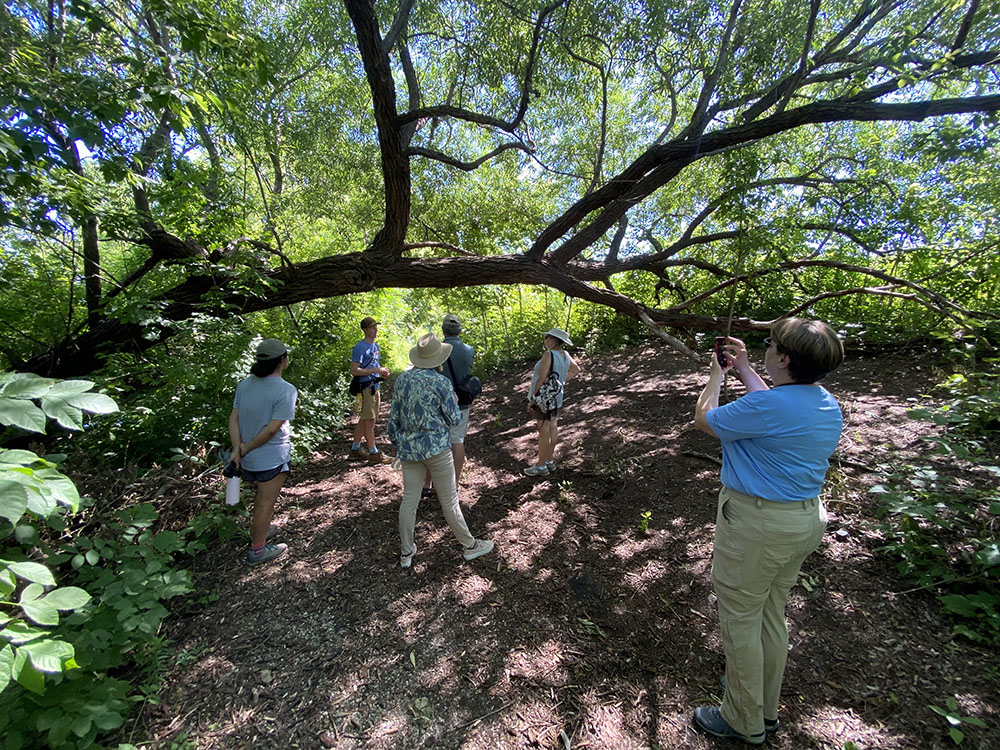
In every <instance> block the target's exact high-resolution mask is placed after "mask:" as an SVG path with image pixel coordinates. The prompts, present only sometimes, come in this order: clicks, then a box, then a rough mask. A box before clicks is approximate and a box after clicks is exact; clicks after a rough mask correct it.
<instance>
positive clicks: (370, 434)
mask: <svg viewBox="0 0 1000 750" xmlns="http://www.w3.org/2000/svg"><path fill="white" fill-rule="evenodd" d="M361 331H362V333H364V334H365V337H364V338H363V339H361V341H359V342H358V343H356V344H355V345H354V349H352V350H351V375H353V376H354V377H356V378H360V379H361V386H362V388H361V394H360V397H361V410H360V413H359V414H358V423H357V424H356V425H354V442H353V443H352V444H351V452H350V454H349V455H348V458H351V459H354V460H357V461H368V463H370V464H381V463H390V462H391V461H392V459H391V458H388V457H387V456H386V455H385V454H384V453H382V451H380V450H379V449H378V446H377V445H375V419H376V418H377V417H378V410H379V407H380V406H381V405H382V401H381V397H380V395H379V383H380V382H381V381H383V380H385V379H386V378H387V377H389V368H388V367H382V362H381V359H380V357H381V356H382V355H381V352H380V351H379V348H378V344H376V343H375V337H376V336H378V322H377V321H376V320H375V318H372V317H366V318H364V319H363V320H362V321H361ZM362 441H364V442H365V444H366V446H367V449H365V448H362V447H361V442H362Z"/></svg>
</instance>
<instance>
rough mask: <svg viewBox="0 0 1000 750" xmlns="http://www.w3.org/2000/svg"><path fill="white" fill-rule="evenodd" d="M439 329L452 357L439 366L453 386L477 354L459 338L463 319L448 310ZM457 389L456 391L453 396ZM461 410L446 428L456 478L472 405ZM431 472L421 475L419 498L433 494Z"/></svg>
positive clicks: (464, 377)
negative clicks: (460, 414)
mask: <svg viewBox="0 0 1000 750" xmlns="http://www.w3.org/2000/svg"><path fill="white" fill-rule="evenodd" d="M441 332H442V333H443V334H444V343H446V344H450V345H451V356H449V357H448V359H447V360H446V361H445V364H444V366H443V367H442V368H441V374H442V375H444V376H445V377H446V378H448V380H450V381H451V384H452V387H455V386H456V385H457V384H462V383H465V381H466V380H468V378H469V376H470V375H472V362H473V360H474V359H475V357H476V350H475V349H473V348H472V347H471V346H469V345H468V344H466V343H465V342H464V341H462V319H461V318H459V317H458V316H457V315H455V314H454V313H448V314H447V315H445V316H444V320H443V321H442V322H441ZM457 394H458V391H457V390H456V395H457ZM458 408H459V410H460V411H461V412H462V421H461V422H459V423H458V424H457V425H453V426H452V427H450V428H449V432H450V433H451V455H452V458H454V459H455V481H456V482H458V481H459V480H460V479H461V477H462V467H463V466H465V436H466V435H467V434H468V432H469V411H470V410H471V409H472V404H471V403H468V404H462V403H459V405H458ZM432 484H433V483H432V481H431V475H430V472H427V475H426V476H425V477H424V487H423V489H422V490H421V491H420V496H421V497H427V498H433V497H436V494H437V493H436V492H435V490H434V488H433V486H432Z"/></svg>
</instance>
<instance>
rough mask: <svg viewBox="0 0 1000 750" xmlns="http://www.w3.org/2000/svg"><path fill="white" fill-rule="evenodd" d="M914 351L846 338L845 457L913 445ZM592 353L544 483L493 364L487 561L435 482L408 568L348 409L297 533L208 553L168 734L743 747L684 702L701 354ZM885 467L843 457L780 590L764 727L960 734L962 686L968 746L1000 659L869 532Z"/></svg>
mask: <svg viewBox="0 0 1000 750" xmlns="http://www.w3.org/2000/svg"><path fill="white" fill-rule="evenodd" d="M901 364H902V363H901V362H899V361H896V362H892V361H889V362H886V361H877V360H867V361H865V360H857V359H854V360H849V361H848V362H847V363H846V364H845V365H844V366H843V367H842V368H841V369H840V370H839V371H838V372H836V373H835V374H834V376H833V377H831V378H830V379H829V382H828V383H827V387H828V388H829V389H830V390H831V391H833V392H834V393H835V395H836V396H837V397H838V399H839V400H840V401H841V403H842V405H843V407H844V412H845V417H846V420H847V425H846V429H845V431H844V437H843V440H842V442H841V447H840V454H841V455H842V456H843V457H845V458H846V459H848V460H850V461H853V462H855V463H857V464H863V465H868V466H877V465H880V464H885V463H887V462H899V461H902V460H906V457H907V456H912V455H913V454H914V453H915V452H917V451H919V450H920V449H921V447H920V445H919V443H918V442H917V439H918V437H919V432H920V430H921V429H926V428H925V427H923V426H922V425H920V424H919V423H915V422H912V421H910V420H908V419H906V418H905V416H904V412H905V408H906V406H907V402H906V399H907V398H908V397H914V396H918V395H920V392H921V391H923V392H927V391H928V390H929V388H930V384H931V383H933V382H934V380H933V378H932V377H931V375H930V373H929V372H921V371H920V370H919V368H916V369H915V368H914V367H913V366H911V365H909V364H907V366H906V367H901V366H900V365H901ZM583 365H584V367H585V372H584V374H583V375H582V376H581V377H580V378H579V379H577V380H575V381H573V382H572V383H571V384H570V385H569V387H568V393H567V402H566V403H567V408H566V409H565V411H564V413H563V415H562V418H561V420H560V422H561V431H562V445H561V447H560V450H559V454H558V456H557V458H558V460H559V470H558V472H557V474H556V475H555V476H553V477H550V478H548V479H542V480H537V479H529V478H528V477H524V476H522V475H521V474H520V473H519V469H520V468H521V467H522V466H524V465H525V463H526V462H527V460H528V459H529V458H530V457H531V456H532V455H533V450H534V444H535V443H534V433H533V429H532V427H531V425H529V423H528V419H527V415H526V413H525V411H524V402H523V395H522V389H523V384H524V383H525V381H526V379H527V377H528V366H527V365H526V366H525V367H524V368H523V371H519V372H515V373H511V374H510V375H509V376H506V377H504V378H501V379H499V380H496V381H494V382H489V383H487V384H486V388H485V390H484V393H483V396H482V397H481V398H480V400H479V401H478V402H477V403H476V405H475V407H474V409H473V419H472V423H473V426H472V428H471V430H470V434H469V438H468V441H467V448H468V454H469V457H470V461H469V470H468V472H467V474H466V477H465V479H464V481H463V486H462V488H461V495H462V502H463V507H464V508H465V513H466V518H467V520H468V521H469V526H470V528H471V529H472V531H473V533H474V534H477V535H480V536H487V537H490V538H492V539H494V540H495V541H496V544H497V552H496V553H493V554H491V555H488V556H485V557H482V558H480V559H478V560H476V561H474V562H472V563H464V562H463V561H462V560H461V557H460V555H459V551H458V549H457V548H456V545H455V542H454V541H453V540H452V538H451V537H450V534H449V532H448V531H447V527H446V526H445V524H444V521H443V518H442V516H441V513H440V510H439V509H438V508H437V506H436V503H435V502H430V503H428V502H426V501H425V502H424V503H422V504H421V508H420V513H419V516H418V525H417V543H418V545H419V552H418V555H417V557H416V559H415V561H414V564H413V568H412V570H411V571H409V572H403V571H401V570H400V569H399V567H398V558H397V554H398V539H397V531H396V510H397V506H398V501H399V495H400V491H401V483H400V478H399V475H398V474H397V473H396V472H394V471H393V470H392V469H390V468H389V467H381V468H377V467H367V466H359V465H357V464H350V463H348V461H347V460H346V447H347V445H346V440H347V430H345V431H344V435H342V436H340V438H339V439H338V440H337V441H336V442H335V443H334V444H332V445H331V446H330V449H329V453H324V454H317V455H315V456H314V458H313V460H312V461H311V462H310V463H309V464H308V465H306V466H303V467H299V468H297V469H296V470H295V474H294V476H293V478H292V480H291V481H290V484H289V486H288V488H287V489H286V491H285V493H284V495H283V500H282V501H281V502H280V503H279V509H278V513H277V514H276V522H277V523H278V525H279V526H280V536H279V539H280V540H281V541H285V542H287V543H288V544H289V546H290V548H291V552H290V554H289V555H286V556H285V558H283V559H281V560H280V561H277V562H276V563H273V564H270V565H267V566H264V567H262V568H261V569H254V570H250V569H247V568H246V567H245V566H244V565H243V564H242V562H241V560H240V555H241V552H242V551H241V549H240V547H239V546H238V545H236V544H234V545H231V546H220V547H219V548H218V549H216V550H213V551H212V552H211V553H209V554H206V555H204V556H203V557H202V558H201V559H199V561H198V570H197V579H198V585H199V588H200V589H201V590H204V591H211V590H215V591H217V592H218V594H219V597H220V598H219V600H218V601H217V602H215V603H214V604H212V605H210V606H208V607H206V608H205V609H204V610H203V611H201V612H198V613H195V614H190V615H188V616H186V617H184V618H180V619H177V620H174V621H172V622H171V627H170V630H169V633H168V635H169V637H171V638H172V639H173V640H174V641H175V643H176V646H177V648H178V651H179V653H178V656H177V658H176V660H175V665H174V667H173V668H172V670H171V674H170V679H169V686H168V689H167V690H166V693H165V696H164V701H163V703H162V705H161V706H159V707H155V708H153V709H147V710H146V712H145V714H144V716H143V721H144V722H146V724H147V731H150V732H152V734H153V735H154V736H155V737H156V738H157V742H156V746H157V747H163V748H167V747H170V746H171V741H176V740H177V739H178V738H179V737H181V736H185V735H186V736H187V738H188V739H189V740H190V741H192V742H193V743H194V745H195V746H196V747H198V748H246V747H251V746H253V747H257V748H321V747H333V748H340V749H342V750H348V749H349V748H430V747H436V748H466V749H468V750H495V749H496V748H535V747H537V748H636V749H638V748H695V749H698V748H713V747H736V746H737V745H736V744H735V743H732V742H729V743H727V742H722V741H718V742H717V741H715V740H713V739H711V738H708V737H705V736H703V735H700V734H697V733H695V732H694V731H693V730H692V729H691V728H690V712H691V709H692V707H693V706H694V705H698V704H701V703H706V702H711V701H713V700H716V699H718V698H719V697H720V695H719V688H718V678H719V675H720V674H721V672H722V668H723V659H722V655H721V652H720V646H719V637H718V623H717V619H716V614H715V608H714V602H713V598H712V594H711V584H710V582H709V563H710V548H711V539H712V524H713V520H714V513H715V496H716V493H717V491H718V466H717V464H716V463H715V462H714V460H713V459H714V458H715V457H716V456H718V454H719V452H718V447H717V444H716V443H715V441H714V440H713V439H712V438H710V437H708V436H706V435H704V434H701V433H699V432H697V431H695V430H693V429H692V428H691V426H690V420H691V412H692V409H693V404H694V401H695V397H696V396H697V393H698V392H699V390H700V388H701V386H702V384H703V382H704V374H703V373H702V372H701V371H700V370H698V369H695V368H694V367H693V366H692V365H690V364H689V363H687V362H683V361H680V360H678V359H677V358H676V357H675V356H674V355H672V354H671V353H669V352H665V351H663V350H662V349H659V348H653V347H650V348H644V349H639V350H633V351H628V352H624V353H620V354H617V355H605V356H600V357H591V358H586V359H584V360H583ZM914 389H916V390H914ZM739 392H740V390H739V386H738V385H736V386H734V388H733V392H732V395H733V397H735V396H736V395H738V394H739ZM383 425H384V418H383V419H382V420H380V422H379V435H380V436H381V430H382V427H383ZM874 482H875V477H874V476H872V475H870V474H868V473H866V472H865V471H863V470H860V469H857V468H850V469H842V470H838V471H833V472H832V473H831V481H830V497H829V507H830V510H831V524H830V531H829V533H828V535H827V537H826V540H825V542H824V544H823V547H822V548H821V551H820V552H819V553H817V554H816V555H813V556H812V557H811V558H810V559H809V560H808V561H807V562H806V565H805V567H804V569H803V579H804V581H805V584H800V585H799V586H797V587H796V588H795V589H794V590H793V594H792V597H791V600H790V603H789V608H788V616H789V624H790V631H791V634H792V650H791V654H790V658H789V663H788V671H787V677H786V682H785V690H784V704H783V706H782V710H781V722H782V729H781V731H780V732H779V733H778V734H777V735H776V736H775V737H774V738H772V739H771V740H770V741H769V743H768V746H770V747H777V748H782V749H783V750H793V749H794V750H801V749H802V748H837V749H838V750H839V749H840V748H843V747H844V744H845V743H846V742H848V741H852V742H854V743H856V744H857V745H858V746H859V747H861V748H931V747H948V746H951V743H950V740H948V739H947V736H946V730H947V727H946V725H945V723H944V721H943V719H941V717H939V716H937V715H936V714H934V713H933V712H931V710H930V709H929V708H928V707H927V706H928V704H937V705H944V700H945V699H946V698H947V697H948V696H957V697H958V700H959V703H960V705H961V706H962V708H963V710H964V711H965V712H966V714H967V715H974V716H979V717H980V718H982V719H983V720H984V721H986V723H987V725H988V729H986V730H978V731H973V732H972V733H970V734H969V736H968V738H967V739H966V744H965V745H963V747H973V748H974V747H981V748H986V747H998V746H1000V740H998V739H997V738H998V737H1000V716H998V713H1000V678H998V670H997V668H996V659H995V656H994V655H992V654H990V653H987V652H985V651H984V650H981V649H977V648H974V647H972V646H970V645H969V644H968V643H966V642H960V641H955V640H953V639H952V637H951V635H950V630H949V626H948V625H947V623H945V622H943V621H942V620H941V619H940V617H939V614H938V608H937V605H936V604H935V602H934V600H933V598H932V597H930V596H929V595H928V594H926V593H924V592H916V593H908V594H903V595H896V594H894V593H892V592H900V591H903V590H904V589H907V588H909V587H908V586H907V585H905V584H904V583H903V582H901V581H900V580H899V579H898V578H896V577H895V575H894V571H893V568H892V566H891V565H890V564H889V563H888V562H887V561H885V560H884V559H882V558H881V557H880V556H878V555H877V554H876V553H875V552H874V548H875V547H877V546H878V544H879V539H878V538H877V537H876V536H875V535H874V534H873V532H871V531H870V530H868V528H867V526H866V522H867V521H869V520H870V513H871V503H870V500H869V498H868V496H867V495H866V490H867V488H868V487H869V486H870V485H871V484H873V483H874ZM646 512H648V513H649V516H648V519H649V520H648V527H649V528H648V531H646V532H645V533H644V532H642V531H640V528H639V527H640V521H641V518H642V514H643V513H646Z"/></svg>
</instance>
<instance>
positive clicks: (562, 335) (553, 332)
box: [543, 328, 573, 346]
mask: <svg viewBox="0 0 1000 750" xmlns="http://www.w3.org/2000/svg"><path fill="white" fill-rule="evenodd" d="M543 335H544V336H551V337H552V338H555V339H559V340H560V341H562V342H563V343H564V344H566V346H573V342H572V341H571V340H570V338H569V334H568V333H566V331H564V330H563V329H562V328H550V329H549V330H547V331H546V332H545V333H544V334H543Z"/></svg>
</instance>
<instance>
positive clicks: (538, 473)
mask: <svg viewBox="0 0 1000 750" xmlns="http://www.w3.org/2000/svg"><path fill="white" fill-rule="evenodd" d="M548 475H549V470H548V469H547V468H545V467H544V466H529V467H528V468H526V469H525V470H524V476H526V477H547V476H548Z"/></svg>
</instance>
